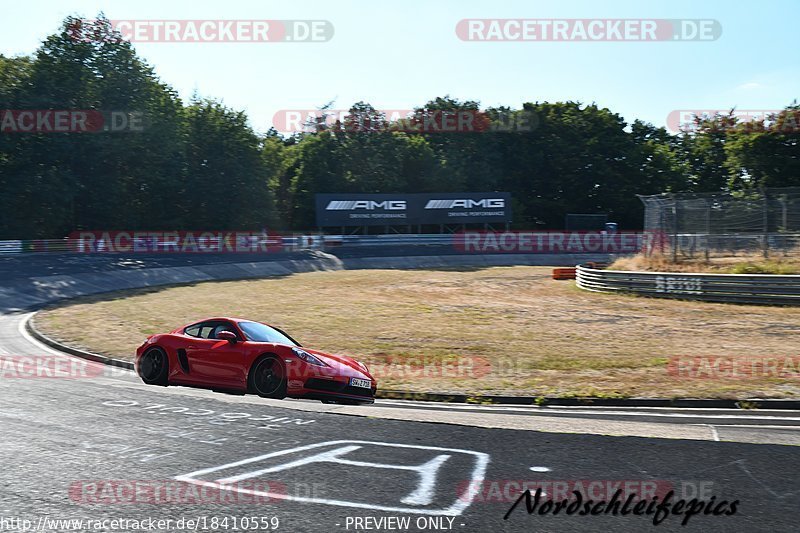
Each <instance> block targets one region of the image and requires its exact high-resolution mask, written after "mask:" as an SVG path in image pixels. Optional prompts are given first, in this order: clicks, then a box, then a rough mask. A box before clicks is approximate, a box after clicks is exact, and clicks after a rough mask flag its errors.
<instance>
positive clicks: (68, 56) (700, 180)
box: [0, 17, 800, 239]
mask: <svg viewBox="0 0 800 533" xmlns="http://www.w3.org/2000/svg"><path fill="white" fill-rule="evenodd" d="M0 110H2V111H3V112H4V115H3V116H2V117H0V238H5V239H10V238H15V239H31V238H58V237H63V236H65V235H67V234H69V233H70V232H72V231H76V230H82V229H83V230H114V229H125V230H206V229H209V230H210V229H215V230H258V229H262V228H270V229H273V230H283V231H291V230H308V229H312V228H314V225H315V221H314V218H315V217H314V201H313V200H314V198H313V196H314V194H315V193H319V192H353V193H356V192H358V193H361V192H366V193H393V192H397V193H403V192H469V191H476V192H483V191H507V192H510V193H511V194H512V198H513V204H514V205H513V209H514V219H515V220H514V225H515V226H516V227H518V228H524V229H536V228H541V229H555V228H560V227H562V226H563V223H564V216H565V214H567V213H608V214H609V217H610V219H611V220H614V221H616V222H618V223H619V224H620V227H621V228H622V229H635V228H640V227H641V225H642V206H641V203H640V201H639V200H638V198H637V196H636V195H637V194H657V193H661V192H665V191H698V192H699V191H703V192H706V191H723V190H732V191H746V190H748V189H753V188H760V187H765V186H769V187H783V186H794V185H800V157H799V156H800V146H799V145H798V138H799V136H798V131H800V128H799V127H798V123H797V120H798V117H799V116H800V106H798V105H797V104H796V103H793V104H792V105H789V106H788V107H786V108H785V109H784V110H782V111H781V112H780V113H778V114H777V115H776V116H774V117H771V119H770V120H765V121H760V122H740V121H739V120H737V118H736V117H735V116H734V114H733V113H732V112H731V113H729V114H721V115H716V116H714V117H710V118H706V119H700V118H699V119H698V120H697V121H696V124H695V128H693V131H691V132H683V133H679V134H673V133H670V132H668V131H667V130H666V129H665V128H662V127H655V126H653V125H652V124H649V123H646V122H643V121H640V120H635V121H633V123H630V124H628V123H626V121H625V120H624V119H623V118H622V117H621V116H620V115H619V114H617V113H614V112H612V111H611V110H609V109H606V108H602V107H599V106H597V105H595V104H590V105H585V104H581V103H579V102H529V103H524V104H523V105H522V107H521V108H518V109H512V108H508V107H502V108H489V109H481V108H480V104H479V102H476V101H463V100H458V99H455V98H451V97H449V96H443V97H437V98H433V99H431V100H430V101H429V102H427V103H425V104H424V105H422V106H420V107H419V108H416V110H415V112H414V115H413V117H410V118H407V119H402V120H400V121H394V122H391V121H389V118H388V117H386V116H385V115H384V114H382V113H381V112H380V111H379V110H376V109H375V108H373V107H372V106H371V105H369V104H368V103H365V102H358V103H356V104H354V105H353V106H352V107H351V108H350V112H349V114H348V115H347V117H346V118H345V119H344V120H336V121H326V120H318V121H316V122H314V123H312V124H309V125H308V126H309V127H308V128H306V129H305V130H304V131H302V132H297V133H294V134H291V135H281V134H279V133H278V132H277V131H275V130H274V129H271V130H270V131H268V132H267V133H266V134H259V133H256V131H254V129H253V128H252V126H251V124H250V123H249V121H248V117H247V115H246V114H245V113H244V112H243V111H239V110H235V109H231V108H229V107H227V106H225V105H223V104H222V103H221V102H220V101H217V100H214V99H208V98H200V97H197V96H195V97H192V98H191V99H190V100H189V101H186V102H185V101H183V100H182V99H181V98H179V96H178V95H177V93H176V91H175V90H174V89H172V88H171V87H169V86H168V85H167V84H165V83H163V82H162V81H161V80H159V78H158V77H157V76H156V75H155V73H154V71H153V69H152V67H151V66H149V65H148V64H147V63H146V62H145V61H144V60H143V59H142V58H140V57H139V56H138V55H137V54H136V51H135V50H134V48H133V46H132V45H131V44H130V43H129V42H127V41H124V40H123V39H121V38H120V36H119V35H118V34H116V33H115V32H113V31H112V29H111V27H110V23H109V22H108V21H107V20H105V19H104V18H102V17H100V18H98V19H97V20H96V21H91V22H86V21H81V20H78V19H75V18H67V19H66V20H65V21H64V23H63V26H62V28H61V30H60V31H59V32H58V33H56V34H53V35H50V36H49V37H47V38H46V39H45V40H44V42H43V43H42V45H41V46H40V47H39V49H38V50H36V52H35V53H34V54H33V55H31V56H21V57H4V56H2V55H0ZM12 110H14V111H12ZM19 110H39V111H40V113H39V115H37V116H43V114H42V113H41V111H42V110H98V111H99V112H100V114H101V115H102V116H104V117H106V120H109V119H108V112H111V111H114V110H117V111H118V110H131V111H136V113H141V117H143V118H142V120H141V124H140V126H141V128H140V129H134V128H131V131H115V132H108V131H104V130H103V129H102V128H96V131H95V130H92V128H91V127H90V128H88V129H89V131H72V132H69V133H58V132H43V131H38V130H36V131H32V132H21V131H18V129H19V126H20V124H21V123H22V121H21V120H19V119H20V117H19ZM320 113H321V115H324V114H325V108H324V107H323V108H322V109H321V111H320ZM443 113H456V114H457V113H462V114H464V116H467V117H469V118H470V123H471V125H472V127H475V124H477V125H478V127H476V131H474V132H463V131H461V132H449V133H448V132H440V131H432V130H431V128H429V127H428V128H426V127H422V128H420V127H417V126H419V125H420V124H429V125H430V124H434V125H435V124H437V121H441V120H442V114H443ZM27 118H29V119H30V114H29V116H28V117H27ZM128 118H130V122H131V124H133V118H132V117H128ZM427 118H432V120H430V121H428V122H426V119H427ZM50 119H51V120H52V117H50ZM90 122H91V120H90ZM509 124H511V125H512V126H511V127H508V125H509ZM520 124H525V125H526V127H524V128H522V127H515V125H520ZM27 125H28V126H30V123H28V124H27ZM104 125H106V126H107V125H108V123H107V122H106V123H104ZM95 126H96V124H95ZM15 128H16V129H15Z"/></svg>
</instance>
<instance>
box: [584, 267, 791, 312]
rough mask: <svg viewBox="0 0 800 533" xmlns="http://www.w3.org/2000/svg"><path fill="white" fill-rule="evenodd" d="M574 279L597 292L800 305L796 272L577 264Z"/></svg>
mask: <svg viewBox="0 0 800 533" xmlns="http://www.w3.org/2000/svg"><path fill="white" fill-rule="evenodd" d="M576 280H577V285H578V287H580V288H582V289H586V290H589V291H597V292H620V293H633V294H640V295H643V296H652V297H657V298H675V299H680V300H701V301H706V302H731V303H740V304H765V305H800V276H777V275H771V274H692V273H686V274H684V273H675V272H629V271H622V270H600V269H597V268H592V267H591V266H588V265H578V267H577V268H576Z"/></svg>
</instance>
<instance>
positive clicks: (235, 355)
mask: <svg viewBox="0 0 800 533" xmlns="http://www.w3.org/2000/svg"><path fill="white" fill-rule="evenodd" d="M135 366H136V372H137V373H138V374H139V376H140V377H141V378H142V381H144V382H145V383H147V384H148V385H163V386H167V385H186V386H189V387H201V388H207V389H212V390H215V391H219V392H229V393H234V394H245V393H251V394H258V395H259V396H262V397H264V398H285V397H287V396H289V397H291V398H312V399H316V400H321V401H323V402H325V403H345V404H361V403H372V402H374V401H375V390H376V388H377V382H376V381H375V379H374V378H373V377H372V375H370V373H369V369H368V368H367V366H366V365H365V364H363V363H360V362H358V361H356V360H355V359H352V358H350V357H346V356H343V355H331V354H327V353H323V352H318V351H316V350H309V349H306V348H302V347H301V346H300V344H298V343H297V342H296V341H295V340H294V339H292V338H291V337H290V336H289V335H287V334H286V333H284V332H283V331H281V330H280V329H278V328H276V327H273V326H268V325H266V324H262V323H260V322H253V321H251V320H243V319H239V318H224V317H222V318H208V319H206V320H201V321H200V322H194V323H192V324H188V325H186V326H182V327H180V328H177V329H175V330H173V331H171V332H169V333H163V334H159V335H151V336H149V337H148V338H147V340H146V341H144V343H143V344H142V345H141V346H139V348H137V349H136V359H135Z"/></svg>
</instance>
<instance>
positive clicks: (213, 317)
mask: <svg viewBox="0 0 800 533" xmlns="http://www.w3.org/2000/svg"><path fill="white" fill-rule="evenodd" d="M216 320H227V321H229V322H258V320H250V319H249V318H236V317H231V316H212V317H208V318H201V319H200V320H195V321H194V322H189V323H188V324H186V325H187V326H193V325H194V324H199V323H201V322H213V321H216Z"/></svg>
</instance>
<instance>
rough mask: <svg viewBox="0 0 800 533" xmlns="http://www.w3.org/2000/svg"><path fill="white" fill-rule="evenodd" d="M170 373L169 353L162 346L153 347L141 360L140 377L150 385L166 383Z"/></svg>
mask: <svg viewBox="0 0 800 533" xmlns="http://www.w3.org/2000/svg"><path fill="white" fill-rule="evenodd" d="M168 373H169V361H168V360H167V354H166V352H164V350H162V349H161V348H151V349H149V350H147V351H146V352H145V354H144V355H143V356H142V359H141V360H140V361H139V377H141V378H142V381H144V382H145V383H147V384H148V385H166V384H167V374H168Z"/></svg>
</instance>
